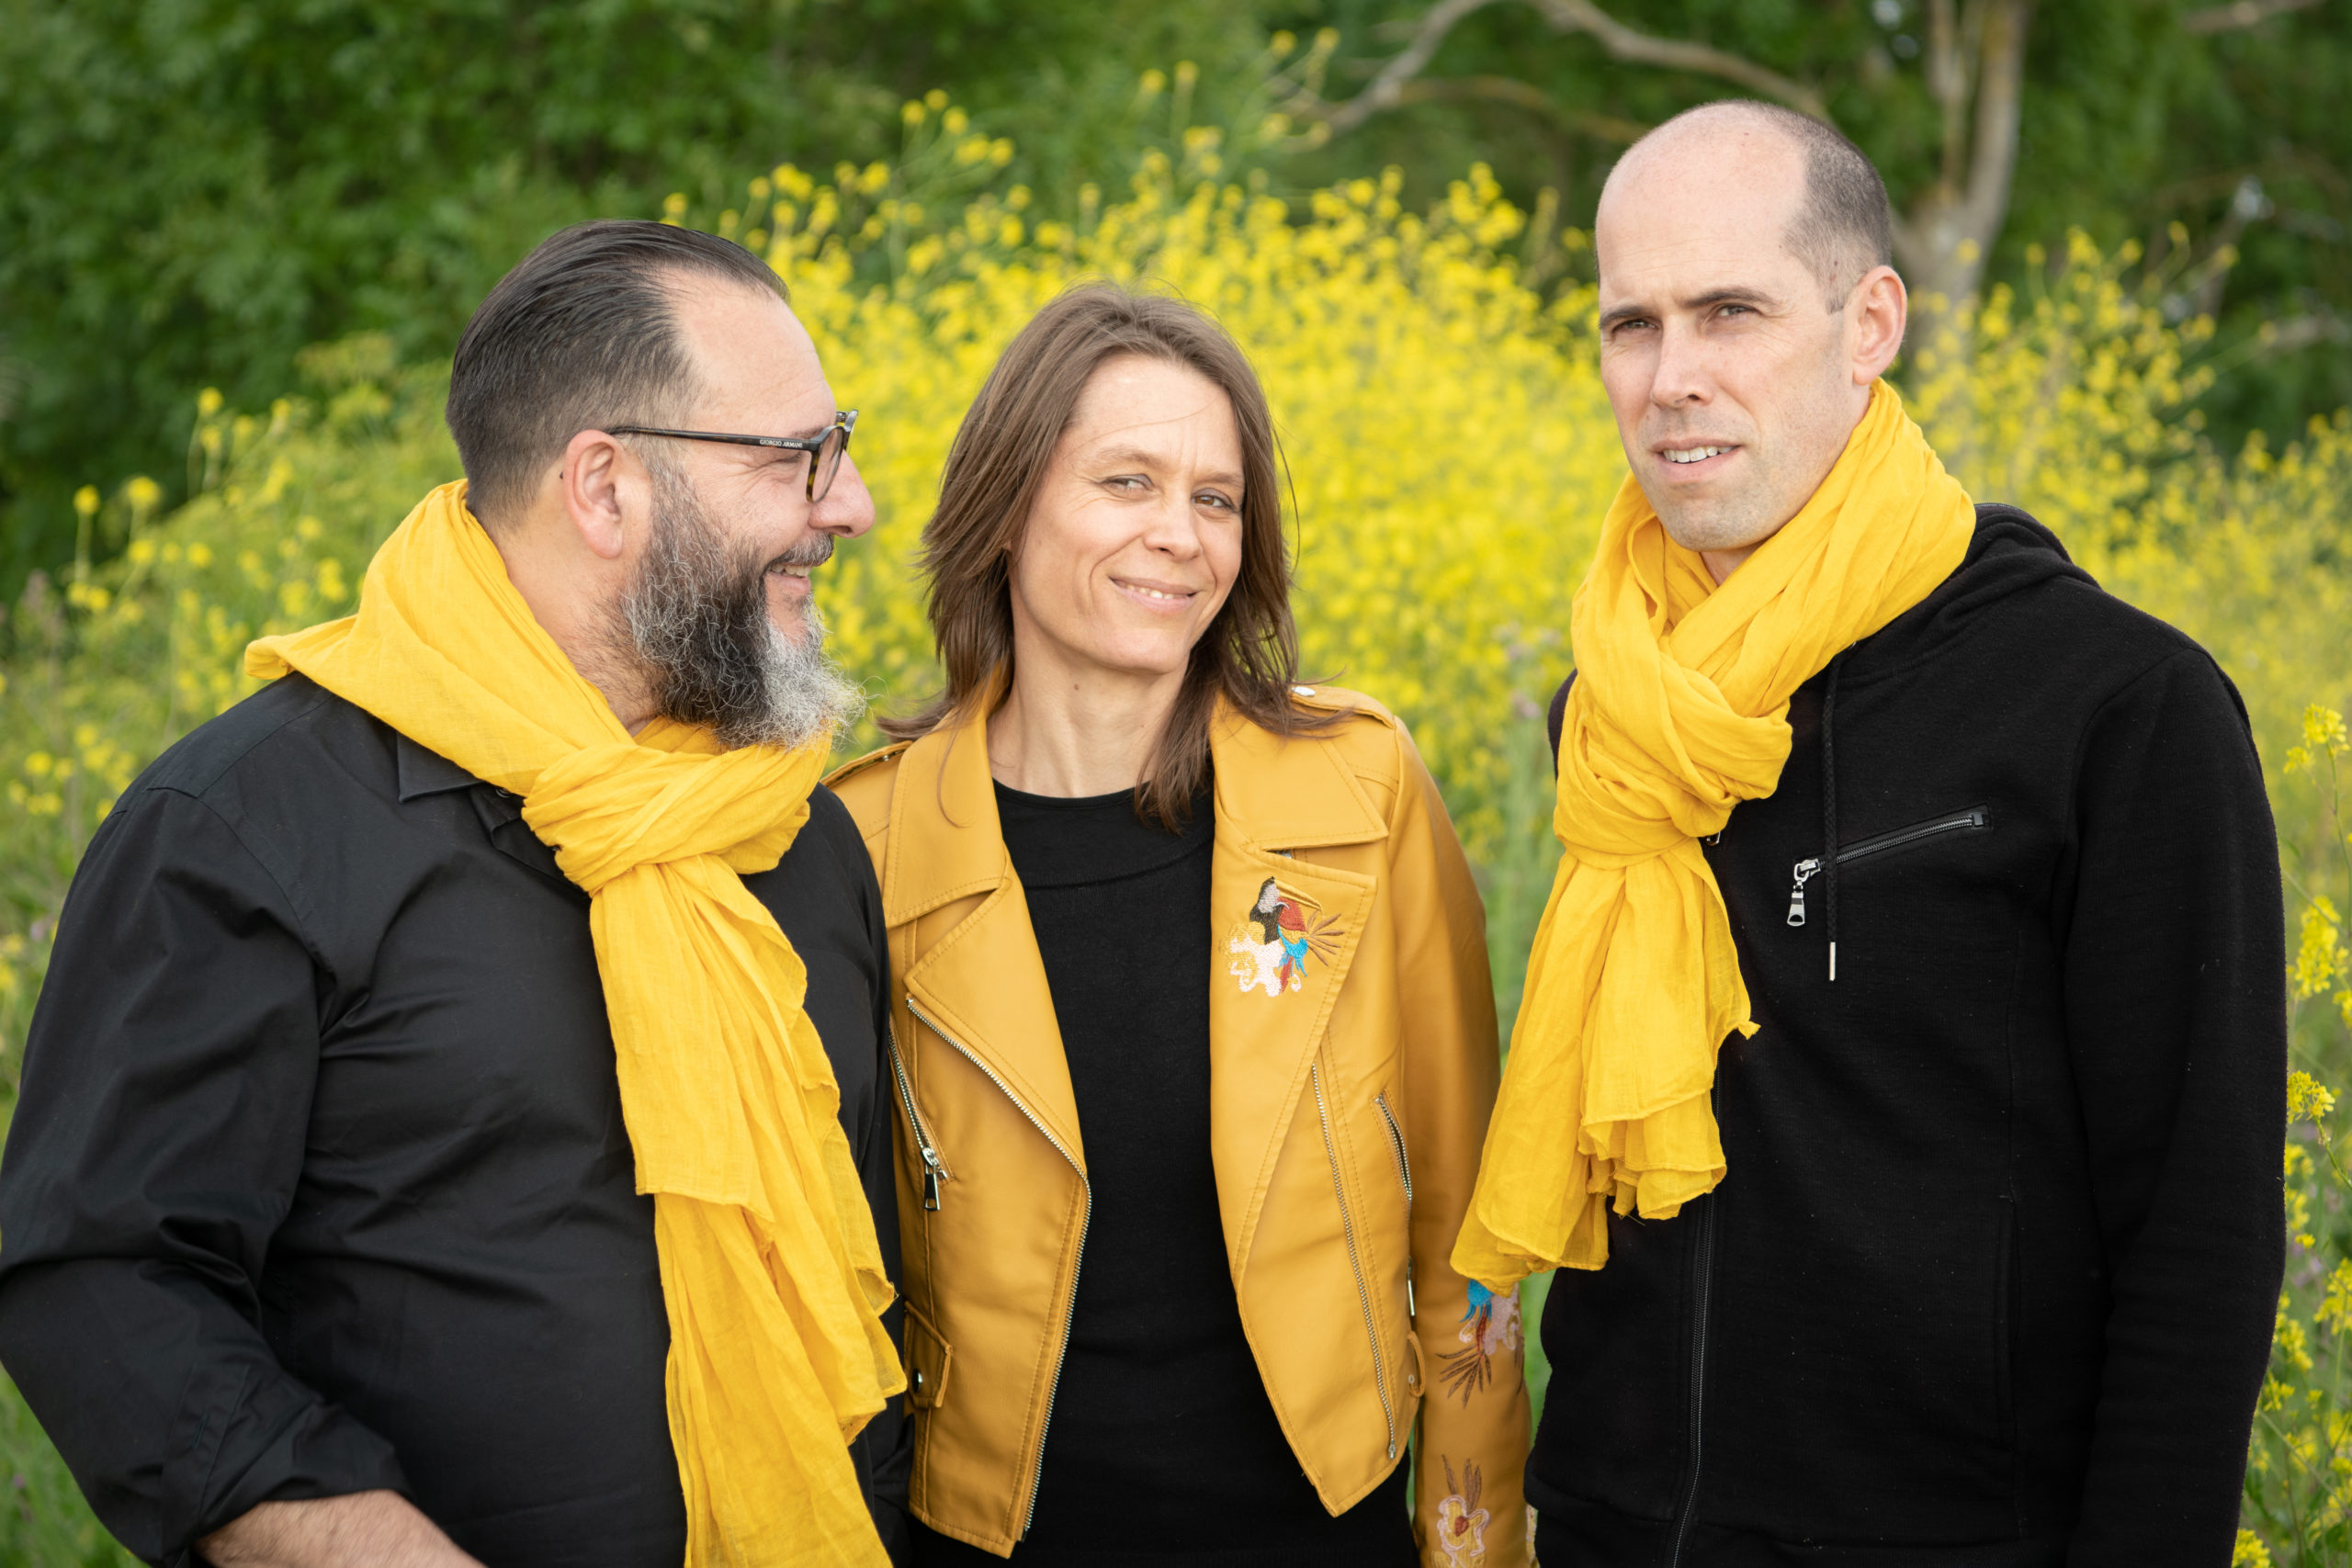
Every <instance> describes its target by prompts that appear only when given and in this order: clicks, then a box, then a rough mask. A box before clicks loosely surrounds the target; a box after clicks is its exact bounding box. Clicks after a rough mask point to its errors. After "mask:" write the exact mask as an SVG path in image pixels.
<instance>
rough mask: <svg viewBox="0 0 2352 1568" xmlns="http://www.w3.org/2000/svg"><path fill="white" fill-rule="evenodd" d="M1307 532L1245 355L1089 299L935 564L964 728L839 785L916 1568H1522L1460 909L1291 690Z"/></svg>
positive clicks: (1401, 779)
mask: <svg viewBox="0 0 2352 1568" xmlns="http://www.w3.org/2000/svg"><path fill="white" fill-rule="evenodd" d="M1280 491H1281V480H1280V475H1279V472H1278V457H1277V453H1276V449H1275V442H1274V435H1273V425H1272V419H1271V417H1270V416H1269V414H1268V412H1267V409H1266V402H1265V397H1264V394H1263V393H1262V392H1261V390H1260V389H1259V387H1258V382H1257V378H1256V377H1255V375H1254V374H1253V373H1252V372H1251V370H1250V366H1249V363H1248V361H1247V360H1246V359H1244V358H1243V356H1242V355H1241V353H1240V351H1239V350H1238V348H1236V347H1235V346H1234V344H1232V342H1231V341H1230V340H1229V339H1228V338H1227V337H1226V336H1225V334H1224V333H1222V332H1220V331H1219V330H1218V329H1217V328H1216V326H1215V325H1214V324H1212V323H1211V322H1210V321H1208V320H1207V319H1206V318H1204V316H1202V315H1201V314H1200V313H1199V312H1198V311H1196V310H1193V309H1192V308H1190V307H1189V306H1186V305H1184V304H1182V303H1181V302H1178V301H1175V300H1171V299H1158V298H1151V297H1145V296H1138V295H1136V294H1132V293H1129V292H1127V291H1125V290H1124V289H1121V288H1114V287H1111V286H1108V285H1093V286H1089V287H1086V288H1079V289H1075V290H1073V291H1071V292H1070V293H1068V294H1065V295H1063V296H1062V297H1061V298H1060V299H1057V300H1055V301H1054V302H1053V303H1052V304H1050V305H1048V306H1047V307H1046V309H1045V310H1043V311H1042V312H1040V313H1039V314H1038V316H1037V318H1036V319H1035V321H1032V322H1030V324H1029V325H1028V327H1027V328H1026V329H1024V330H1023V333H1021V335H1020V337H1019V338H1017V339H1016V340H1015V341H1014V342H1013V344H1012V346H1011V347H1010V348H1008V349H1007V350H1006V351H1005V354H1004V357H1003V358H1002V359H1001V361H999V363H998V365H997V367H996V369H995V370H994V372H993V373H992V374H991V375H990V376H989V380H988V383H987V385H986V386H985V387H984V388H983V389H981V392H980V396H979V400H978V401H977V402H976V403H974V405H973V406H972V409H971V412H969V413H968V414H967V415H966V417H965V420H964V424H963V428H962V429H961V431H960V432H959V433H958V434H957V435H956V444H955V446H954V449H953V450H952V451H951V453H950V454H949V457H948V459H947V467H946V471H945V473H944V477H943V479H942V482H941V487H940V501H939V508H938V511H937V512H936V513H935V514H934V515H933V518H932V520H931V522H930V524H929V525H928V526H927V527H926V528H925V530H924V533H923V562H924V566H925V569H926V570H927V571H928V574H929V577H930V614H931V620H932V626H933V630H934V632H935V634H936V637H937V640H938V647H939V653H940V659H941V662H942V664H943V665H944V668H945V672H946V689H945V691H944V693H943V694H941V695H940V697H939V698H938V699H937V700H936V701H935V702H933V704H932V705H930V706H929V707H928V708H926V709H925V710H923V711H922V713H921V714H919V715H917V716H913V717H911V718H909V719H905V720H901V721H898V722H897V723H895V724H894V725H891V726H889V727H888V728H891V730H892V732H893V733H895V734H898V735H899V736H900V737H902V739H901V741H900V743H899V745H896V746H893V747H890V748H888V749H887V750H883V751H880V752H877V753H876V754H875V755H874V756H872V757H869V758H867V759H865V761H860V762H857V763H854V764H852V765H851V766H850V767H848V768H846V769H844V770H842V773H840V774H838V775H836V776H835V778H834V780H833V781H832V783H833V786H834V788H835V789H836V791H837V792H838V793H839V794H840V795H841V797H842V800H843V801H845V802H846V803H847V804H848V806H849V807H850V810H851V812H852V813H853V814H854V816H855V817H856V818H857V820H858V824H859V826H860V828H861V829H862V830H863V832H864V834H865V842H866V847H867V849H868V851H869V852H871V853H872V855H873V857H874V860H875V864H876V871H877V872H878V874H879V877H880V882H881V886H882V898H883V918H884V919H885V921H886V922H887V924H888V927H889V940H890V953H891V969H892V975H893V992H894V994H893V997H892V1002H893V1009H892V1019H893V1035H894V1038H893V1041H892V1053H893V1066H894V1069H895V1071H896V1074H897V1078H898V1091H899V1110H900V1112H901V1119H900V1123H899V1184H900V1189H901V1197H902V1203H901V1222H900V1235H901V1237H902V1240H903V1244H904V1246H903V1251H904V1272H905V1281H904V1282H905V1294H906V1307H907V1326H906V1347H907V1362H908V1378H909V1384H910V1389H909V1394H908V1403H909V1404H910V1407H911V1409H912V1411H913V1415H914V1421H915V1445H914V1460H913V1465H914V1469H913V1474H912V1476H911V1478H910V1504H911V1506H912V1508H913V1511H914V1513H915V1515H916V1517H917V1518H918V1519H919V1520H921V1522H922V1527H924V1528H923V1529H922V1530H920V1531H919V1532H918V1533H919V1534H920V1535H921V1536H922V1543H923V1552H922V1560H923V1561H924V1562H935V1563H957V1562H967V1563H986V1562H992V1561H994V1560H996V1559H998V1558H1001V1557H1005V1556H1008V1555H1009V1556H1011V1557H1012V1558H1013V1559H1014V1560H1015V1561H1016V1562H1022V1563H1028V1564H1032V1565H1039V1568H1042V1565H1048V1564H1066V1563H1067V1564H1075V1563H1080V1562H1083V1563H1086V1564H1090V1565H1102V1564H1121V1563H1128V1562H1134V1563H1148V1564H1152V1565H1153V1568H1211V1565H1215V1568H1256V1565H1258V1564H1269V1565H1271V1564H1274V1563H1282V1564H1285V1565H1287V1564H1292V1563H1299V1562H1333V1563H1346V1564H1349V1565H1351V1568H1405V1565H1408V1564H1412V1563H1415V1562H1420V1563H1425V1564H1429V1565H1430V1568H1477V1565H1480V1564H1487V1565H1491V1568H1515V1565H1517V1564H1521V1563H1524V1562H1526V1561H1527V1548H1526V1516H1525V1507H1524V1505H1523V1504H1522V1502H1521V1492H1520V1470H1521V1463H1522V1461H1523V1460H1524V1458H1525V1454H1526V1447H1527V1401H1526V1395H1525V1392H1524V1388H1523V1386H1522V1382H1521V1340H1520V1332H1519V1318H1518V1303H1517V1302H1516V1301H1515V1300H1514V1299H1512V1298H1510V1297H1495V1296H1490V1295H1488V1294H1487V1292H1486V1291H1485V1290H1484V1289H1482V1288H1481V1287H1479V1286H1477V1285H1476V1284H1475V1283H1473V1282H1472V1281H1469V1280H1464V1279H1463V1278H1462V1277H1460V1276H1459V1275H1457V1274H1455V1273H1454V1272H1453V1269H1452V1268H1451V1267H1450V1266H1449V1265H1448V1263H1447V1261H1446V1259H1447V1255H1448V1253H1449V1251H1450V1249H1451V1248H1452V1247H1453V1236H1454V1233H1455V1231H1456V1230H1457V1229H1458V1228H1459V1225H1460V1223H1461V1219H1462V1213H1463V1209H1464V1204H1465V1203H1466V1202H1467V1201H1468V1199H1469V1195H1470V1188H1471V1181H1472V1178H1473V1176H1474V1175H1475V1173H1476V1165H1477V1159H1478V1151H1479V1145H1480V1142H1481V1140H1482V1139H1483V1137H1484V1135H1485V1131H1486V1124H1487V1111H1488V1109H1489V1107H1490V1106H1491V1104H1492V1102H1493V1099H1494V1092H1495V1081H1496V1077H1497V1051H1496V1040H1495V1018H1494V1003H1493V997H1492V993H1491V990H1490V988H1489V984H1488V978H1487V957H1486V944H1485V937H1484V919H1483V915H1482V912H1481V909H1480V906H1479V902H1478V895H1477V892H1476V888H1475V886H1473V884H1472V882H1471V878H1470V871H1469V867H1468V865H1467V864H1466V863H1464V859H1463V856H1462V852H1461V849H1460V847H1459V845H1458V844H1457V843H1456V842H1455V840H1454V837H1453V829H1452V827H1451V825H1450V824H1449V823H1448V821H1447V818H1446V815H1445V808H1444V806H1443V804H1442V802H1441V801H1440V800H1439V798H1438V794H1437V790H1436V787H1435V786H1434V785H1433V784H1431V783H1430V777H1429V774H1428V773H1427V772H1426V771H1425V770H1424V769H1423V768H1422V766H1421V762H1420V760H1419V757H1418V756H1417V755H1416V753H1415V752H1414V750H1413V747H1412V742H1411V741H1410V740H1409V739H1408V738H1407V736H1406V734H1405V731H1404V728H1403V727H1402V726H1401V725H1399V724H1398V723H1397V721H1396V720H1395V719H1394V718H1392V717H1391V716H1389V715H1388V714H1387V713H1386V712H1385V711H1384V710H1383V709H1381V708H1380V707H1379V706H1378V705H1376V704H1374V703H1373V702H1371V701H1370V700H1369V699H1367V698H1364V697H1360V696H1357V695H1355V694H1351V693H1348V692H1342V691H1338V690H1335V689H1332V688H1329V687H1326V688H1322V689H1320V690H1318V689H1316V688H1314V687H1310V686H1303V685H1298V684H1296V683H1295V681H1296V670H1295V665H1296V660H1297V652H1296V639H1295V634H1294V632H1293V629H1292V624H1291V617H1290V608H1289V598H1288V592H1289V579H1290V563H1289V558H1288V554H1287V551H1286V550H1285V548H1284V544H1283V532H1282V511H1281V506H1280ZM1424 1307H1426V1308H1427V1309H1428V1311H1427V1313H1425V1314H1423V1313H1420V1312H1419V1309H1420V1308H1424ZM1417 1423H1418V1425H1417ZM1408 1443H1409V1444H1410V1446H1411V1450H1412V1452H1413V1453H1414V1455H1415V1463H1414V1465H1413V1467H1412V1468H1413V1472H1414V1475H1415V1481H1416V1484H1415V1487H1414V1492H1415V1497H1416V1503H1417V1506H1416V1508H1415V1510H1414V1511H1413V1512H1412V1513H1411V1514H1408V1510H1407V1507H1406V1486H1407V1466H1406V1465H1405V1464H1404V1463H1402V1462H1400V1461H1402V1460H1403V1459H1404V1457H1405V1456H1406V1454H1407V1452H1408Z"/></svg>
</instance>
